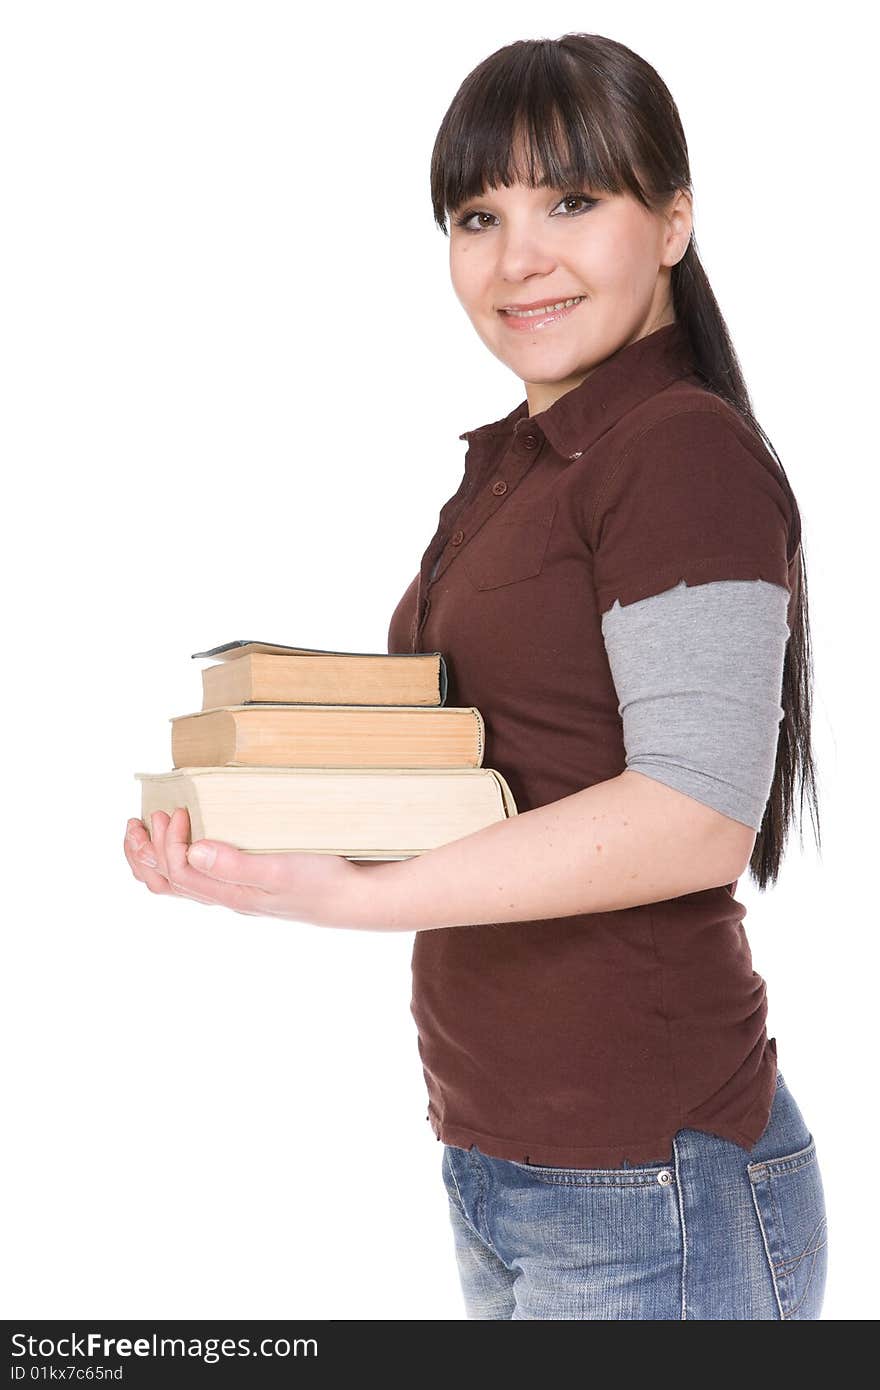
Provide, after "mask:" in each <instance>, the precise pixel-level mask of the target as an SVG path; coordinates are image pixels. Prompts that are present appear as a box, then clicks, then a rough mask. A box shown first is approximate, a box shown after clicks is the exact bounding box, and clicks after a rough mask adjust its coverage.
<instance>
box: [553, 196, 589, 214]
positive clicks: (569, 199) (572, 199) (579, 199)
mask: <svg viewBox="0 0 880 1390" xmlns="http://www.w3.org/2000/svg"><path fill="white" fill-rule="evenodd" d="M595 202H596V199H595V198H588V197H587V195H586V193H566V195H565V197H564V198H563V199H562V203H589V205H590V207H593V206H594V205H595ZM562 203H560V204H559V206H560V207H562ZM582 211H584V212H586V211H587V209H586V208H583V209H582ZM554 216H555V213H554ZM572 216H574V217H576V216H577V213H573V214H572Z"/></svg>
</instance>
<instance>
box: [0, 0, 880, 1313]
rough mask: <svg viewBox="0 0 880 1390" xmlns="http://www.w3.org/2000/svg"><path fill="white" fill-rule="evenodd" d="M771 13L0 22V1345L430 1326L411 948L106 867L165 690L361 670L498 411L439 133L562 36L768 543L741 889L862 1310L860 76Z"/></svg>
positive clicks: (870, 948)
mask: <svg viewBox="0 0 880 1390" xmlns="http://www.w3.org/2000/svg"><path fill="white" fill-rule="evenodd" d="M811 13H812V12H811V11H810V10H804V9H803V8H802V7H800V6H794V5H782V4H780V5H777V6H767V5H764V4H760V5H759V4H754V5H748V4H746V5H744V4H740V5H739V6H737V8H736V10H735V12H727V13H720V12H718V11H717V9H716V10H712V9H709V10H707V9H706V7H705V6H704V5H701V4H696V3H678V4H677V5H676V6H675V7H674V10H672V11H669V10H663V9H662V8H658V7H657V6H656V5H649V4H640V3H628V4H627V3H621V0H615V3H614V4H602V3H594V4H591V5H589V6H587V7H586V8H585V7H584V6H583V5H574V4H553V3H543V4H541V5H535V4H534V3H532V4H522V3H513V2H512V0H506V3H505V4H503V5H501V4H500V3H499V4H485V5H480V6H475V5H473V4H456V3H447V4H446V5H444V6H443V7H441V8H436V7H435V8H434V9H430V8H429V9H428V10H423V11H415V10H413V9H412V8H411V7H410V6H403V5H399V6H398V5H392V4H384V5H382V4H371V5H367V6H360V5H354V4H350V5H335V6H318V7H308V6H307V7H305V8H304V7H302V6H299V5H294V4H293V3H292V0H289V2H288V3H261V2H260V0H247V3H238V4H229V3H218V0H212V3H194V2H193V0H174V3H163V2H162V0H150V3H104V4H98V3H78V4H75V5H71V4H66V3H63V4H62V3H58V4H49V3H38V2H37V0H29V3H26V4H23V3H19V4H16V3H7V4H6V5H5V6H4V7H3V11H2V32H0V130H2V149H0V159H2V167H0V186H2V201H3V214H2V225H0V238H2V258H0V264H2V275H3V296H2V303H3V307H2V325H0V333H2V352H3V361H2V384H3V396H4V406H3V410H2V429H3V434H4V436H5V443H4V448H3V454H4V458H5V463H6V467H7V471H6V483H5V492H6V498H5V501H6V506H5V509H4V512H5V515H4V528H3V534H4V545H3V547H2V565H3V583H4V597H5V601H6V602H5V613H4V620H3V626H4V643H3V645H4V658H5V660H4V667H5V675H4V679H3V695H4V722H3V729H4V771H5V774H6V776H5V782H6V793H5V807H4V811H5V821H6V825H7V827H8V833H7V836H6V843H7V845H9V844H10V843H11V853H10V854H9V857H8V858H7V860H6V868H5V880H6V884H5V897H6V901H5V903H4V912H3V916H4V919H5V927H4V970H3V1009H2V1013H3V1027H4V1035H5V1036H4V1040H3V1041H4V1053H3V1072H4V1080H3V1109H4V1113H5V1117H6V1133H5V1140H4V1143H3V1146H2V1162H3V1165H4V1169H5V1173H4V1177H3V1191H4V1196H5V1199H6V1203H5V1205H6V1210H5V1213H4V1217H3V1226H4V1237H3V1245H4V1251H5V1253H4V1260H3V1289H2V1313H3V1316H5V1317H13V1316H29V1317H31V1318H35V1317H41V1318H72V1317H83V1316H86V1315H89V1316H91V1317H95V1316H100V1317H102V1318H108V1319H109V1318H135V1317H137V1318H153V1317H155V1318H184V1317H194V1318H260V1317H264V1318H299V1317H311V1316H314V1317H324V1318H339V1319H345V1318H352V1319H387V1320H391V1319H460V1318H461V1317H462V1316H463V1312H462V1305H461V1300H460V1294H459V1287H458V1279H457V1274H456V1270H455V1265H454V1257H453V1247H452V1237H451V1231H450V1229H449V1226H448V1216H447V1206H446V1195H445V1192H444V1190H443V1186H442V1182H441V1177H440V1160H441V1146H440V1144H439V1143H438V1142H437V1140H436V1139H435V1138H434V1136H433V1134H432V1133H431V1130H430V1128H429V1125H428V1124H427V1121H426V1118H425V1112H426V1094H425V1089H424V1082H423V1078H422V1074H421V1067H420V1062H419V1058H418V1053H417V1047H416V1034H415V1026H414V1024H413V1022H412V1020H411V1016H410V1013H409V998H410V955H411V950H412V944H413V935H412V934H411V933H406V934H402V935H394V934H389V933H382V932H362V933H359V932H356V931H353V930H330V929H321V928H317V927H312V926H302V925H298V924H295V923H293V922H280V921H274V920H268V919H266V920H264V919H258V918H245V917H242V916H239V915H236V914H234V913H232V912H229V913H225V912H223V911H221V910H220V909H212V908H208V907H203V906H201V905H199V904H197V903H193V902H190V901H183V900H179V899H174V898H164V897H163V898H160V897H156V896H154V895H152V894H150V893H149V892H148V891H147V889H146V888H145V887H143V886H142V885H140V884H138V883H136V882H135V881H134V879H133V877H132V875H131V872H130V870H129V868H128V865H127V863H126V861H125V859H124V856H123V852H122V840H123V834H124V830H125V822H126V819H127V817H129V816H130V815H136V814H139V809H140V803H139V784H138V783H136V782H135V780H134V773H135V772H136V771H165V770H168V769H169V768H170V766H171V761H170V724H169V723H168V720H169V718H170V717H171V716H172V715H177V714H181V713H185V712H190V711H194V710H197V709H198V708H199V707H200V702H201V680H200V671H201V668H202V666H203V664H204V663H203V662H194V661H192V660H191V659H190V654H191V653H192V652H194V651H198V650H202V649H204V648H206V647H209V646H213V645H216V644H218V643H220V642H224V641H228V640H230V639H233V638H239V637H246V638H257V639H262V640H270V641H280V642H286V643H290V644H293V645H301V646H310V647H322V648H331V649H343V650H354V651H377V652H379V651H384V650H386V636H387V628H388V622H389V619H390V616H391V613H392V611H393V609H394V607H395V605H396V603H397V601H398V599H399V597H400V596H401V594H402V592H403V590H404V588H405V587H406V585H407V584H408V583H409V581H410V579H411V578H412V577H413V575H414V574H415V572H416V569H417V568H418V564H419V561H420V558H421V555H422V552H423V550H424V548H425V546H426V545H427V543H428V541H429V540H430V538H431V536H432V535H433V533H434V529H435V527H436V522H437V513H438V511H439V508H440V506H441V505H442V504H443V502H444V501H445V500H446V499H447V497H449V496H450V494H451V493H452V492H453V491H454V490H455V488H456V487H457V485H458V481H459V478H460V476H461V469H462V465H463V458H464V447H465V446H464V444H463V443H462V442H461V441H459V439H458V435H459V434H460V433H461V431H462V430H464V429H467V428H472V427H474V426H476V425H479V424H481V423H483V422H484V421H486V420H489V419H493V418H497V417H498V416H499V415H501V414H504V413H506V412H507V411H508V410H510V409H511V408H512V407H513V406H514V405H516V404H517V403H518V402H519V401H520V400H522V399H523V397H524V390H523V388H522V383H521V382H520V381H519V380H518V379H516V378H515V377H513V376H512V375H511V373H510V372H509V371H508V370H507V369H506V368H505V367H503V366H502V364H501V363H500V362H498V361H497V360H496V359H495V358H494V357H492V356H491V355H490V354H489V353H488V352H487V350H486V349H485V348H484V347H483V345H482V344H481V342H480V341H479V339H478V338H477V336H476V334H475V333H474V332H473V330H472V328H471V326H470V324H469V322H468V321H467V318H466V316H465V315H464V312H463V310H462V309H461V307H460V305H459V304H458V301H457V300H456V298H455V296H454V293H453V290H452V287H451V284H450V282H449V274H448V259H447V257H448V243H447V241H446V239H445V238H444V237H443V235H442V233H441V232H440V231H439V229H437V228H436V227H435V226H434V224H433V221H432V215H431V206H430V199H429V161H430V155H431V149H432V146H433V141H434V137H435V134H436V131H437V128H438V126H439V124H440V121H441V119H442V116H443V113H444V112H445V110H446V108H447V106H448V104H449V103H450V101H451V100H452V98H453V96H454V94H455V91H456V89H457V87H458V86H459V84H460V82H461V81H462V80H463V78H464V77H465V75H466V74H467V73H468V72H469V71H470V70H471V69H472V68H473V67H474V66H475V65H476V64H477V63H478V62H480V61H481V60H482V59H483V58H484V57H486V56H487V55H488V54H489V53H491V52H493V51H494V50H495V49H497V48H499V47H501V46H502V45H503V44H505V43H508V42H510V41H512V40H514V39H518V38H538V37H559V36H560V35H562V34H563V33H565V32H566V31H573V30H585V29H586V30H589V31H591V32H596V33H601V34H606V35H608V36H610V37H613V38H615V39H618V40H620V41H622V42H624V43H626V44H628V45H629V46H630V47H632V48H634V49H636V50H637V51H638V52H640V53H641V54H642V55H643V56H644V57H646V58H647V59H648V60H649V61H650V62H651V63H652V64H653V65H654V66H655V67H656V68H657V70H658V71H659V73H660V74H661V76H662V77H663V79H664V80H665V81H666V82H667V84H668V85H669V87H670V89H671V91H672V93H673V96H674V98H675V99H676V101H677V103H678V106H679V110H680V113H681V116H682V119H683V122H684V126H685V131H686V134H687V138H688V144H689V148H690V153H691V160H692V175H693V181H694V188H695V218H696V221H695V227H696V235H697V240H698V245H699V249H700V252H701V254H702V257H703V260H704V263H705V265H706V268H707V271H708V274H709V276H710V279H711V282H712V285H713V288H714V290H715V293H716V295H717V297H718V300H719V303H720V305H721V308H722V312H723V313H724V314H725V316H726V319H727V322H728V325H729V327H730V329H731V333H732V336H733V340H734V343H735V346H736V348H737V350H738V352H739V354H740V358H741V361H742V363H743V367H744V370H745V372H746V377H747V380H748V383H749V386H750V389H751V391H752V394H753V399H754V403H755V407H756V410H757V413H758V416H759V419H760V420H761V422H762V424H763V425H764V427H765V429H766V430H767V432H768V434H769V436H770V438H771V440H772V441H773V443H774V444H775V446H776V448H777V450H778V451H779V454H780V457H781V458H782V461H783V464H784V465H785V467H786V470H787V472H788V475H789V478H790V480H791V482H792V485H793V486H794V489H795V492H796V495H797V497H798V501H799V504H800V509H801V514H802V521H803V536H804V552H805V557H806V561H807V570H808V580H809V599H810V612H811V619H812V632H813V641H814V664H815V672H816V704H815V711H814V728H815V733H814V739H815V743H814V746H815V750H816V758H817V763H818V766H819V773H820V779H821V781H820V791H821V795H822V805H821V810H822V832H823V852H822V854H821V856H820V855H819V854H817V852H816V849H815V845H814V841H813V838H812V831H811V829H810V823H809V818H808V817H807V819H806V821H805V826H804V847H803V850H802V849H801V848H800V846H799V845H798V839H797V833H796V832H795V834H794V835H793V837H792V840H791V843H790V847H789V851H788V854H787V857H786V860H785V863H784V866H783V871H782V875H781V879H780V882H779V884H778V886H777V887H776V888H775V889H774V890H772V891H771V892H769V893H767V894H764V895H760V894H758V893H757V892H756V891H755V889H754V885H753V883H752V881H751V880H750V879H743V880H741V882H740V888H739V896H740V897H741V900H742V901H744V902H745V903H746V905H747V907H748V916H747V928H748V930H749V939H750V942H751V946H752V952H753V960H754V965H755V968H756V969H757V970H758V971H759V972H760V973H761V974H762V975H763V976H764V978H765V979H766V980H767V982H768V990H769V1000H770V1014H769V1019H768V1028H769V1031H770V1033H771V1034H775V1035H776V1036H777V1038H778V1046H779V1061H780V1067H781V1069H782V1070H783V1072H784V1074H785V1076H786V1079H787V1081H788V1083H789V1086H790V1088H791V1090H792V1092H793V1093H794V1094H795V1096H796V1098H797V1100H798V1103H799V1104H800V1106H801V1109H802V1111H803V1113H804V1115H805V1118H806V1119H807V1122H808V1124H809V1126H810V1128H811V1129H812V1132H813V1134H814V1136H815V1137H816V1139H817V1144H818V1146H819V1152H820V1160H821V1166H822V1172H823V1177H824V1181H825V1187H826V1199H827V1204H828V1216H829V1227H830V1233H831V1234H830V1247H829V1250H830V1263H829V1278H828V1286H827V1294H826V1303H825V1312H824V1316H825V1317H827V1318H836V1319H866V1318H873V1317H876V1316H877V1305H876V1302H872V1301H871V1294H870V1288H871V1284H872V1282H873V1280H872V1276H873V1273H874V1268H875V1257H874V1249H875V1248H876V1243H877V1236H876V1231H871V1230H870V1229H869V1223H870V1221H871V1220H872V1219H873V1216H874V1214H875V1211H876V1203H875V1202H874V1200H873V1197H872V1195H871V1191H870V1185H871V1180H872V1174H873V1169H874V1163H875V1160H876V1159H877V1157H878V1152H880V1151H878V1147H877V1145H878V1134H877V1124H876V1096H877V1087H876V1080H877V1068H876V1045H875V1037H876V1020H877V1014H878V1002H877V978H876V977H877V945H876V943H877V927H878V918H877V911H876V896H875V890H874V873H875V867H876V863H877V856H876V852H875V824H876V819H875V806H876V795H875V791H876V781H877V760H876V739H875V737H874V735H875V729H876V723H875V719H876V686H875V685H873V684H872V682H871V679H870V676H869V672H870V670H871V665H872V662H873V659H874V658H875V645H876V622H875V611H876V610H875V608H874V601H875V596H876V585H875V558H876V554H877V534H876V515H877V500H878V499H877V488H876V481H875V479H876V468H877V451H876V444H875V430H874V404H875V398H876V380H875V378H876V369H877V359H876V355H875V353H874V351H873V349H874V346H875V341H876V321H877V301H876V296H875V294H874V280H875V274H874V270H875V256H876V250H875V245H876V243H875V231H876V218H875V214H873V213H871V211H870V206H869V190H870V180H869V179H868V178H866V174H867V173H868V166H869V165H870V164H871V163H872V158H873V155H874V153H875V148H874V146H875V140H872V139H870V131H869V119H870V118H869V106H868V98H867V96H866V95H864V93H866V92H867V91H869V90H872V87H871V84H870V82H869V79H868V69H867V64H868V62H869V61H873V50H872V49H871V48H870V46H869V45H868V44H867V35H866V33H865V32H864V31H863V30H862V29H861V27H860V23H861V22H862V21H861V20H860V17H859V11H858V9H857V7H856V6H855V5H853V4H850V5H847V4H838V5H837V6H835V7H834V10H833V12H832V14H831V15H830V17H828V22H825V20H826V17H825V16H824V12H822V13H820V12H817V14H816V16H815V22H814V21H813V20H811V18H810V15H811ZM869 52H870V53H871V54H872V57H871V58H870V59H869V57H868V54H869ZM870 115H871V116H872V115H873V105H872V106H871V108H870ZM866 185H867V189H868V191H866ZM416 436H418V437H420V438H421V439H423V440H424V441H425V446H424V447H423V448H421V449H419V451H418V452H416V451H415V450H414V449H413V447H412V444H411V442H410V441H411V440H412V439H413V438H414V437H416Z"/></svg>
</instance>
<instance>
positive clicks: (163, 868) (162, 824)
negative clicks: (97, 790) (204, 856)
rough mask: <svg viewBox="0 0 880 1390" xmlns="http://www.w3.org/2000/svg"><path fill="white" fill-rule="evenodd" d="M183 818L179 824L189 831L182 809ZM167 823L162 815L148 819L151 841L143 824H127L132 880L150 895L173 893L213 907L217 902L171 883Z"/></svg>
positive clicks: (127, 850) (126, 850) (127, 853)
mask: <svg viewBox="0 0 880 1390" xmlns="http://www.w3.org/2000/svg"><path fill="white" fill-rule="evenodd" d="M182 815H183V820H182V823H183V824H184V826H185V827H186V828H187V829H188V826H189V816H188V814H187V812H186V810H185V809H184V810H183V812H182ZM170 819H171V818H170V817H169V816H167V815H166V814H165V812H164V811H154V812H153V815H152V817H151V820H152V828H153V838H152V840H151V839H150V836H149V834H148V833H147V828H146V826H145V825H144V823H143V821H140V820H136V821H130V822H129V830H128V832H127V833H126V837H125V857H126V859H127V860H128V862H129V864H130V866H131V870H132V873H133V874H134V876H135V878H138V879H140V881H141V882H142V883H145V884H146V885H147V887H148V888H149V890H150V892H151V893H174V894H176V895H177V896H178V897H187V898H194V899H195V900H196V902H200V903H205V904H206V905H207V906H208V907H213V906H216V902H217V900H216V898H214V897H206V896H204V894H202V893H199V892H196V891H192V890H189V889H188V890H184V889H182V888H181V887H179V886H178V884H176V883H174V882H172V880H171V875H170V873H169V870H168V861H167V854H166V852H165V844H166V837H167V832H168V825H169V823H170ZM178 823H181V817H180V815H178Z"/></svg>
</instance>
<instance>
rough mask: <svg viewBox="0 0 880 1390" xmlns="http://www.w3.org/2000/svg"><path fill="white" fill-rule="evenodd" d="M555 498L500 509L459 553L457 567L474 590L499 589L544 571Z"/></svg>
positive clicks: (554, 512) (534, 576) (554, 513)
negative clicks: (458, 564)
mask: <svg viewBox="0 0 880 1390" xmlns="http://www.w3.org/2000/svg"><path fill="white" fill-rule="evenodd" d="M555 516H556V498H555V497H554V498H553V499H552V500H551V501H549V502H531V503H529V504H528V506H524V505H522V504H521V505H520V506H519V507H517V508H513V507H512V506H511V507H510V508H509V509H505V508H504V507H502V508H501V510H500V511H499V512H497V513H496V514H495V516H493V517H491V518H490V519H489V521H487V523H486V525H485V526H483V527H482V528H481V530H480V531H478V532H477V534H476V536H474V538H473V540H472V541H471V542H470V544H469V545H468V546H467V547H466V549H464V550H463V551H462V552H461V567H462V570H463V571H464V574H465V576H466V578H467V580H468V582H469V583H470V584H471V586H472V587H473V588H474V589H480V590H483V589H500V588H502V587H503V586H504V585H507V584H519V583H520V582H521V581H522V580H524V579H534V578H536V577H537V576H538V575H539V574H540V573H541V571H542V569H543V568H544V562H545V560H546V557H547V547H548V545H549V543H550V533H551V531H552V530H553V521H554V518H555Z"/></svg>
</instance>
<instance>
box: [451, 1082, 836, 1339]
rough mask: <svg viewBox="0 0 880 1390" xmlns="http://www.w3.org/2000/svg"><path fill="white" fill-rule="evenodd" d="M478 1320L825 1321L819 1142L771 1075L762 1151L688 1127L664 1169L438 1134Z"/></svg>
mask: <svg viewBox="0 0 880 1390" xmlns="http://www.w3.org/2000/svg"><path fill="white" fill-rule="evenodd" d="M442 1172H443V1181H444V1183H445V1186H446V1191H447V1194H448V1197H449V1210H450V1217H451V1221H452V1227H453V1234H454V1240H455V1254H456V1259H457V1263H458V1271H459V1277H460V1280H461V1287H462V1292H463V1295H464V1303H465V1313H466V1316H467V1317H468V1318H511V1319H524V1318H566V1319H602V1320H606V1321H610V1320H615V1321H617V1320H633V1319H649V1320H661V1319H667V1318H676V1319H679V1318H681V1319H684V1318H690V1319H704V1320H725V1321H726V1320H733V1319H741V1318H742V1319H746V1318H748V1319H757V1318H768V1319H777V1320H782V1319H784V1318H801V1319H807V1318H809V1319H818V1318H819V1317H820V1315H821V1309H822V1301H823V1296H824V1292H825V1275H826V1266H827V1240H826V1221H825V1199H824V1192H823V1187H822V1178H821V1175H820V1172H819V1164H818V1160H817V1156H816V1145H815V1141H814V1139H813V1136H812V1134H811V1133H810V1131H809V1129H808V1128H807V1125H806V1123H805V1121H804V1118H803V1116H802V1114H801V1112H800V1109H799V1108H798V1105H797V1103H796V1101H795V1099H794V1096H793V1095H792V1094H791V1092H790V1091H789V1089H788V1087H787V1086H786V1084H785V1081H784V1078H783V1076H782V1074H781V1072H780V1073H777V1079H776V1092H775V1096H774V1100H773V1107H772V1111H771V1114H770V1119H769V1121H768V1123H767V1126H766V1128H765V1129H764V1132H763V1134H762V1135H761V1137H760V1139H759V1140H758V1142H757V1144H756V1145H755V1147H754V1148H753V1149H752V1150H747V1149H744V1148H742V1147H741V1146H740V1145H739V1144H736V1143H733V1142H731V1141H730V1140H727V1139H721V1138H719V1137H718V1136H716V1135H713V1134H707V1133H703V1132H702V1131H700V1130H695V1129H680V1130H679V1131H678V1132H677V1134H676V1136H675V1138H674V1140H673V1154H672V1161H671V1162H670V1164H669V1165H668V1166H662V1165H658V1164H657V1163H651V1164H626V1165H625V1166H624V1167H623V1168H620V1169H607V1168H602V1169H586V1168H557V1167H541V1166H537V1165H532V1164H527V1163H516V1162H512V1161H511V1160H508V1159H503V1158H492V1157H490V1156H489V1155H488V1154H484V1153H482V1152H481V1151H480V1150H479V1149H478V1148H477V1147H476V1145H475V1146H474V1147H472V1148H471V1149H461V1148H458V1147H456V1146H454V1145H450V1144H445V1145H444V1146H443V1162H442Z"/></svg>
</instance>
